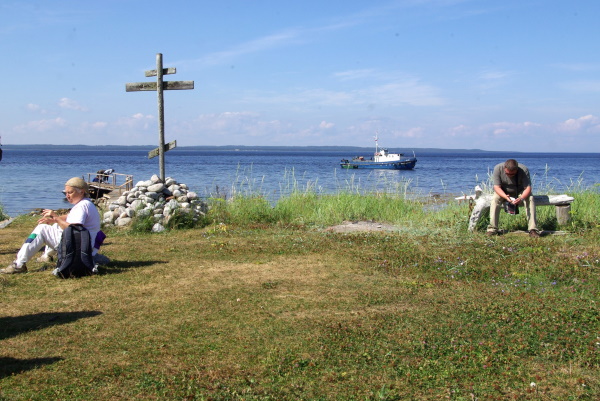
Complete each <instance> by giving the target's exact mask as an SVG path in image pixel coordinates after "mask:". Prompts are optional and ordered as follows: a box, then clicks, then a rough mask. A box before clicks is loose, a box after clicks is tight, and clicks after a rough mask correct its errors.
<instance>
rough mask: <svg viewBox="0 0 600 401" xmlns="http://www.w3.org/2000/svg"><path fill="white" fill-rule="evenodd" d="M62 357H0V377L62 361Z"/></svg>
mask: <svg viewBox="0 0 600 401" xmlns="http://www.w3.org/2000/svg"><path fill="white" fill-rule="evenodd" d="M62 360H63V358H60V357H53V358H33V359H16V358H11V357H0V379H3V378H5V377H7V376H11V375H14V374H17V373H23V372H25V371H27V370H31V369H37V368H39V367H42V366H44V365H50V364H52V363H55V362H58V361H62Z"/></svg>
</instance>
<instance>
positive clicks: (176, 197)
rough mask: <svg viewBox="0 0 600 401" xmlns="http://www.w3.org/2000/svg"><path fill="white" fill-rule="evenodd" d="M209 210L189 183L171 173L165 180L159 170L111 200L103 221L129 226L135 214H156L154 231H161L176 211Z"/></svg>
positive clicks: (199, 212)
mask: <svg viewBox="0 0 600 401" xmlns="http://www.w3.org/2000/svg"><path fill="white" fill-rule="evenodd" d="M207 212H208V205H207V204H206V202H203V201H202V200H201V199H199V198H198V195H197V194H196V193H195V192H192V191H190V190H189V189H188V187H187V185H185V184H179V183H177V181H175V180H174V179H173V178H171V177H167V178H165V181H164V182H163V181H162V180H161V179H160V178H159V177H158V176H157V175H156V174H155V175H153V176H152V178H150V180H148V181H140V182H138V183H137V184H135V187H133V189H131V191H126V192H123V194H122V195H121V196H120V197H119V198H118V199H117V200H116V201H113V202H111V203H109V204H108V211H107V212H105V213H104V215H103V219H102V222H103V223H104V224H110V225H115V226H127V225H129V224H130V223H131V221H132V219H133V218H134V217H136V216H137V217H146V216H153V218H154V223H155V224H154V226H153V227H152V231H153V232H161V231H163V230H164V229H165V227H164V225H165V224H166V223H167V222H168V221H169V218H170V217H172V216H173V215H174V214H176V213H194V217H198V216H201V215H204V214H206V213H207Z"/></svg>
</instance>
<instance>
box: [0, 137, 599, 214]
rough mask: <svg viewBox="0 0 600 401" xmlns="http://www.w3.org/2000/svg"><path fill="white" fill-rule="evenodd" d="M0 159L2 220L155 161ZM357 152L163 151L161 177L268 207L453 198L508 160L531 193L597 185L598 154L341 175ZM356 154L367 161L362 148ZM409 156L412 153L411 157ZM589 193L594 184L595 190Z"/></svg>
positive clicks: (205, 193) (92, 154)
mask: <svg viewBox="0 0 600 401" xmlns="http://www.w3.org/2000/svg"><path fill="white" fill-rule="evenodd" d="M3 149H4V157H3V159H2V161H0V204H2V206H3V208H4V212H5V213H6V214H8V215H9V216H13V217H14V216H16V215H19V214H23V213H27V212H28V211H30V210H32V209H36V208H52V209H59V208H66V207H70V205H69V204H68V203H67V202H66V201H65V200H64V196H63V194H62V190H63V188H64V183H65V182H66V181H67V180H68V179H69V178H71V177H75V176H78V177H81V176H84V177H86V178H87V174H88V173H95V172H96V171H98V170H101V169H109V168H112V169H114V170H115V172H117V173H122V174H130V175H133V181H134V183H136V182H138V181H145V180H148V179H150V177H151V176H152V175H153V174H157V175H158V174H159V165H158V158H153V159H148V151H147V150H143V149H138V148H132V149H123V148H118V149H112V148H111V147H85V148H83V149H79V148H78V149H70V148H67V149H66V150H60V149H58V150H57V149H50V150H41V149H35V150H29V149H27V148H23V147H16V148H11V147H9V146H4V147H3ZM357 155H358V154H348V152H344V151H335V150H334V151H304V150H302V151H297V150H294V148H293V147H290V148H289V150H277V151H273V150H269V149H268V148H265V149H264V150H219V149H218V148H216V149H215V150H187V149H186V148H185V147H183V148H176V149H173V150H171V151H169V152H168V153H166V154H165V175H166V176H167V177H173V178H174V179H175V180H176V181H178V182H179V183H185V184H187V185H188V187H189V188H190V190H192V191H195V192H197V193H198V194H199V195H200V196H202V197H211V196H219V197H225V198H228V197H231V196H233V195H235V194H237V193H242V194H245V195H261V196H265V197H266V198H267V199H269V201H271V202H273V203H274V202H276V201H277V199H278V198H279V197H281V196H285V195H287V194H289V193H291V192H292V191H314V192H317V193H335V192H339V191H353V192H356V193H365V192H370V191H388V192H394V193H403V194H407V196H432V195H434V196H437V195H447V196H461V195H464V194H471V193H473V192H474V187H475V186H476V185H481V184H482V183H483V184H486V183H487V184H488V185H489V181H488V180H489V175H490V174H491V171H492V170H493V168H494V166H495V165H496V164H497V163H500V162H503V161H505V160H506V159H508V158H515V159H517V160H518V161H519V162H520V163H523V164H525V165H526V166H527V167H528V168H529V171H530V173H531V174H532V176H533V177H532V178H533V184H534V192H535V191H536V188H537V189H539V190H547V189H548V188H551V189H552V190H553V191H554V192H557V193H561V192H564V191H567V190H569V189H573V188H575V187H576V188H577V189H579V190H580V189H586V188H592V187H593V186H594V185H595V184H596V183H598V182H599V181H600V178H599V177H600V153H571V154H568V153H504V152H476V151H468V152H458V151H431V152H420V153H419V152H417V153H416V157H417V159H418V162H417V165H416V167H415V169H414V170H409V171H403V170H348V169H342V168H340V165H339V163H340V160H341V159H348V158H352V157H353V156H357ZM361 155H364V156H370V152H369V150H365V151H364V152H363V153H361ZM411 156H412V155H411ZM596 188H597V187H596Z"/></svg>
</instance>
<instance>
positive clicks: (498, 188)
mask: <svg viewBox="0 0 600 401" xmlns="http://www.w3.org/2000/svg"><path fill="white" fill-rule="evenodd" d="M494 192H496V193H497V194H498V196H499V197H501V198H502V199H504V200H506V201H508V202H510V201H511V200H510V197H509V196H508V195H507V194H506V192H504V190H503V189H502V186H501V185H494Z"/></svg>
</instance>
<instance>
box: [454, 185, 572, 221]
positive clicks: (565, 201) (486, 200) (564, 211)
mask: <svg viewBox="0 0 600 401" xmlns="http://www.w3.org/2000/svg"><path fill="white" fill-rule="evenodd" d="M492 198H493V195H492V194H483V191H482V190H481V188H479V187H475V195H465V196H461V197H458V198H455V199H456V200H458V201H462V200H468V201H470V202H472V201H474V202H475V205H474V207H473V210H472V211H471V217H470V218H469V231H475V227H476V226H477V223H478V222H479V219H480V218H481V216H483V214H484V213H485V212H486V211H488V210H489V209H490V204H491V202H492ZM533 198H534V199H535V207H538V206H555V207H556V219H557V220H558V224H566V223H568V222H569V219H570V214H569V212H570V211H571V203H573V201H574V200H575V198H573V197H572V196H568V195H564V194H563V195H534V196H533Z"/></svg>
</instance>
